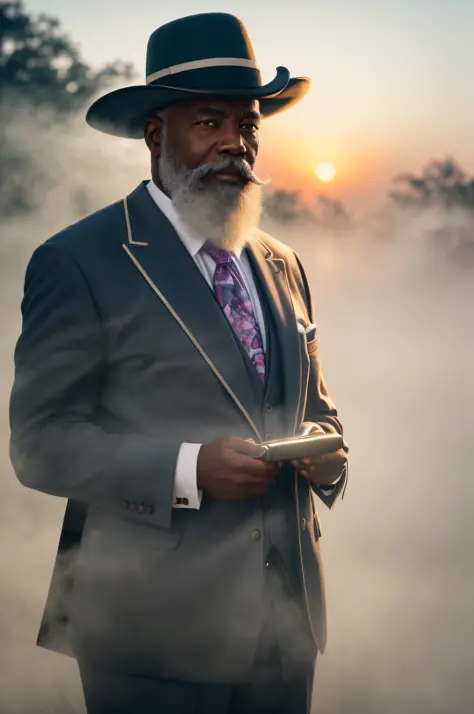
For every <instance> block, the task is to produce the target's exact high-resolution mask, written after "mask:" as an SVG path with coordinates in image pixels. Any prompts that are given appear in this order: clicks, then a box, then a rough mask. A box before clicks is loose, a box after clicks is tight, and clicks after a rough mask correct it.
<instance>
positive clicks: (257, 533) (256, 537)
mask: <svg viewBox="0 0 474 714" xmlns="http://www.w3.org/2000/svg"><path fill="white" fill-rule="evenodd" d="M261 535H262V534H261V533H260V531H259V530H258V529H257V528H256V529H255V530H254V531H252V532H251V534H250V537H251V539H252V540H260V537H261Z"/></svg>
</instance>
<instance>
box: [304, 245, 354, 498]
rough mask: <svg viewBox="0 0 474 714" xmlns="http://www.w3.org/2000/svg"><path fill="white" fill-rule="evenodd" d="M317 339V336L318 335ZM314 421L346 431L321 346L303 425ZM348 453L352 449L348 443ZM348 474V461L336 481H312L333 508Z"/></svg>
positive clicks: (308, 299)
mask: <svg viewBox="0 0 474 714" xmlns="http://www.w3.org/2000/svg"><path fill="white" fill-rule="evenodd" d="M295 257H296V261H297V263H298V267H299V270H300V273H301V278H302V281H303V290H304V298H305V302H306V307H307V309H308V314H309V317H310V320H311V322H314V309H313V301H312V296H311V290H310V287H309V283H308V279H307V277H306V274H305V271H304V268H303V266H302V264H301V261H300V259H299V258H298V256H297V255H296V254H295ZM316 339H317V338H316ZM312 423H316V424H320V425H321V427H322V428H323V429H324V431H325V432H326V433H331V432H332V433H339V434H341V435H343V426H342V422H341V420H340V419H339V416H338V412H337V409H336V405H335V404H334V402H333V401H332V399H331V396H330V394H329V390H328V388H327V385H326V382H325V380H324V376H323V372H322V367H321V361H320V356H319V347H317V348H316V350H315V351H314V352H313V353H312V355H311V365H310V374H309V383H308V393H307V401H306V409H305V414H304V421H303V427H309V426H310V425H311V424H312ZM344 451H345V452H346V454H347V453H348V451H349V449H348V447H347V445H346V444H344ZM347 478H348V463H347V462H346V464H345V465H344V467H343V470H342V472H341V475H340V476H339V478H338V480H337V481H336V482H335V483H334V484H328V485H324V486H317V485H314V484H312V485H311V487H312V488H313V490H314V491H315V493H316V494H317V495H318V497H319V498H320V499H321V501H323V503H324V504H325V505H326V506H327V507H328V508H333V507H334V505H335V502H336V500H337V498H338V496H339V495H340V494H341V493H342V495H344V492H345V489H346V486H347Z"/></svg>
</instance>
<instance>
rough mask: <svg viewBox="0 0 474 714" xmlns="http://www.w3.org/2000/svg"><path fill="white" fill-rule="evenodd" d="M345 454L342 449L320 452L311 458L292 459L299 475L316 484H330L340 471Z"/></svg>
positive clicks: (338, 475)
mask: <svg viewBox="0 0 474 714" xmlns="http://www.w3.org/2000/svg"><path fill="white" fill-rule="evenodd" d="M346 461H347V456H346V454H345V452H344V450H343V449H339V451H334V452H333V453H332V454H321V455H320V456H313V457H311V458H306V459H300V460H299V461H292V462H291V463H292V464H293V466H294V467H295V468H296V469H298V473H299V475H300V476H304V477H305V478H307V479H308V480H309V481H311V483H314V484H316V486H330V485H331V484H333V483H335V482H336V481H337V480H338V478H339V477H340V475H341V473H342V469H343V468H344V464H345V463H346Z"/></svg>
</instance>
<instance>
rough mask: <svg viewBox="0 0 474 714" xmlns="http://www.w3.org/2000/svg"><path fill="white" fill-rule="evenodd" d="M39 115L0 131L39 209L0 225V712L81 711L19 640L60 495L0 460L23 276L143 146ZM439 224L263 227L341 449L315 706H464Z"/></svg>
mask: <svg viewBox="0 0 474 714" xmlns="http://www.w3.org/2000/svg"><path fill="white" fill-rule="evenodd" d="M43 119H44V120H43V121H41V122H38V117H37V116H31V115H29V114H28V113H27V112H26V111H25V110H22V111H21V112H20V113H17V114H16V117H15V121H14V123H12V124H10V125H9V127H8V129H7V131H8V133H9V135H8V140H9V143H10V145H12V146H15V147H17V150H18V152H19V153H22V154H24V155H31V156H33V157H34V159H35V161H36V162H37V164H38V166H39V167H41V170H42V171H43V172H44V173H45V174H46V175H47V176H48V177H49V178H50V182H47V181H44V180H43V181H37V182H36V183H34V184H32V185H29V184H25V190H27V191H29V192H33V194H32V195H33V197H34V198H35V200H36V202H37V204H38V208H37V210H36V211H34V212H33V214H31V215H29V216H27V217H25V218H21V219H11V220H7V221H3V223H2V227H1V242H0V251H1V264H0V272H1V280H0V296H1V300H0V316H1V324H2V339H1V342H0V399H1V411H0V439H1V445H2V446H1V451H0V465H1V471H2V480H1V489H2V491H1V499H0V510H1V518H0V534H1V544H2V545H1V546H0V567H1V572H2V578H1V581H0V583H1V584H0V588H1V589H0V612H1V614H0V641H1V642H2V647H1V650H0V711H1V712H2V714H30V712H31V713H32V714H46V713H47V712H48V713H53V712H58V714H59V713H60V714H68V713H69V712H70V713H71V714H72V713H73V712H74V713H76V712H77V713H78V714H82V713H83V712H84V704H83V699H82V694H81V691H80V685H79V678H78V674H77V669H76V665H75V662H74V661H73V660H70V659H68V658H64V657H61V656H59V655H56V654H54V653H51V652H48V651H45V650H42V649H39V648H37V647H35V640H36V635H37V630H38V627H39V623H40V619H41V615H42V611H43V607H44V603H45V599H46V595H47V590H48V586H49V581H50V577H51V571H52V567H53V562H54V558H55V555H56V548H57V543H58V538H59V532H60V526H61V522H62V516H63V513H64V508H65V502H64V501H62V500H61V499H54V498H52V497H50V496H46V495H43V494H39V493H35V492H32V491H29V490H27V489H26V488H24V487H22V486H21V485H20V484H19V483H18V482H17V481H16V478H15V476H14V474H13V471H12V468H11V466H10V463H9V459H8V433H9V432H8V399H9V394H10V389H11V383H12V379H13V349H14V344H15V341H16V339H17V337H18V334H19V331H20V325H21V323H20V301H21V296H22V291H23V279H24V271H25V268H26V264H27V261H28V259H29V258H30V256H31V253H32V251H33V250H34V248H35V247H36V246H37V245H38V244H39V243H41V242H42V241H44V240H46V239H47V238H48V237H49V236H50V235H52V234H53V233H55V232H56V231H58V230H60V229H61V228H63V227H65V226H67V225H68V224H69V223H71V222H73V221H75V220H77V219H78V218H80V217H82V216H83V215H85V214H86V213H88V212H90V211H92V210H95V209H97V208H100V207H101V206H103V205H106V204H107V203H109V202H111V201H114V200H117V199H120V198H121V197H122V196H123V195H125V194H126V193H128V192H129V191H130V190H132V189H133V188H134V187H135V186H136V185H137V184H138V182H139V181H140V180H142V179H144V178H147V177H148V157H147V152H146V149H145V147H144V145H142V143H141V142H134V141H124V140H120V139H115V138H112V137H107V136H105V135H100V134H98V133H96V132H94V131H93V130H92V129H88V128H86V127H85V126H84V122H83V118H82V117H79V118H78V119H77V120H76V121H74V122H71V123H68V124H62V125H58V124H57V123H56V122H55V121H54V117H53V116H50V117H46V118H43ZM264 140H265V137H264V136H263V137H262V141H264ZM289 188H290V189H291V187H289ZM441 220H442V216H441V215H437V214H436V213H431V214H430V215H423V216H412V217H410V218H407V217H403V216H402V214H400V213H397V214H395V213H393V212H391V211H389V210H388V209H386V210H385V211H384V212H382V213H379V214H378V215H377V216H376V217H372V218H370V217H367V218H366V219H363V218H361V219H360V220H359V222H358V225H357V226H356V227H355V228H354V229H353V230H352V231H350V232H345V233H344V234H343V235H333V234H330V233H329V232H327V233H325V232H324V231H322V230H320V229H319V230H318V229H317V228H315V227H314V226H310V225H305V224H304V223H301V224H292V225H290V226H288V227H284V226H282V225H281V224H278V225H272V222H271V220H269V219H267V220H266V221H265V223H264V225H263V227H264V228H265V229H267V230H268V231H269V232H270V233H272V234H273V235H274V236H275V237H277V238H279V239H281V240H283V241H284V242H286V243H287V244H289V245H291V246H292V247H293V248H294V249H295V250H296V251H297V252H298V254H299V255H300V257H301V258H302V260H303V264H304V266H305V268H306V270H307V273H308V276H309V278H310V282H311V285H312V289H313V295H314V302H315V307H316V319H317V322H318V326H319V334H320V344H321V357H322V365H323V370H324V373H325V377H326V380H327V382H328V385H329V388H330V391H331V395H332V397H333V398H334V400H335V401H336V404H337V406H338V409H339V413H340V416H341V418H342V420H343V422H344V426H345V434H346V439H347V441H348V443H349V445H350V447H351V454H350V457H351V459H350V471H349V484H348V487H347V491H346V495H345V498H344V500H343V501H342V502H341V501H339V502H338V503H337V505H336V508H335V509H334V511H332V512H329V511H328V510H327V509H326V508H325V506H324V505H323V504H321V508H320V515H321V519H322V525H323V536H322V541H321V542H322V548H323V555H324V561H325V566H326V584H327V599H328V619H329V643H328V648H327V650H326V653H325V654H324V656H323V657H320V658H319V660H318V665H317V675H316V686H315V697H314V706H313V712H314V714H347V713H348V712H350V714H359V712H360V713H361V714H362V713H363V714H382V713H383V714H401V713H402V712H403V714H411V713H412V712H413V713H415V712H416V713H417V714H465V713H466V712H468V711H472V710H473V705H474V681H473V679H474V678H473V675H472V673H473V671H474V618H473V617H472V612H471V608H472V602H473V600H474V597H473V596H474V565H473V563H474V559H473V558H472V546H473V543H474V521H473V519H472V503H473V502H474V499H473V496H474V485H473V481H474V457H473V453H472V448H471V440H472V404H473V403H474V399H473V398H474V379H473V376H472V365H473V363H474V335H473V330H472V327H473V320H472V305H473V304H474V271H472V270H462V269H461V268H460V267H459V266H456V265H454V264H452V263H450V262H449V261H447V260H446V258H445V257H444V256H443V254H442V252H441V251H439V250H436V249H435V248H434V247H433V246H432V245H431V244H430V243H429V242H428V241H427V240H426V239H425V232H426V229H427V228H433V227H436V225H437V222H438V221H439V222H440V223H441Z"/></svg>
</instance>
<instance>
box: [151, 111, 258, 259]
mask: <svg viewBox="0 0 474 714" xmlns="http://www.w3.org/2000/svg"><path fill="white" fill-rule="evenodd" d="M260 121H261V118H260V113H259V107H258V102H257V101H254V100H223V99H212V98H206V99H204V100H203V99H202V98H201V99H199V100H192V101H189V100H187V101H184V102H180V103H178V104H176V105H174V106H172V107H169V108H168V109H167V110H166V111H165V112H162V113H160V114H159V116H157V118H152V119H150V120H149V121H148V123H147V125H146V128H145V139H146V142H147V145H148V147H149V149H150V151H151V154H152V168H153V178H154V180H155V182H157V183H158V185H160V186H161V188H162V189H163V190H164V191H165V192H166V193H167V194H168V196H170V198H171V200H172V201H173V204H174V205H175V207H176V208H177V210H178V211H179V212H180V213H181V214H182V216H183V218H184V219H185V220H186V221H187V222H188V223H189V225H190V226H191V227H193V228H194V229H195V230H196V231H197V232H198V233H199V234H200V235H202V236H203V237H205V238H206V239H207V240H210V241H211V242H213V243H215V244H216V245H217V246H218V247H222V248H223V247H225V248H227V249H229V250H230V249H232V248H234V249H235V248H236V247H237V246H239V245H240V246H241V245H243V244H244V243H245V242H246V240H247V239H248V238H249V235H248V234H249V231H250V230H251V228H252V227H256V224H257V223H258V221H259V217H260V211H261V192H260V187H261V185H262V184H263V181H261V180H260V179H259V178H258V177H257V176H256V175H255V174H254V172H253V167H254V166H255V161H256V158H257V154H258V145H259V136H258V133H259V127H260Z"/></svg>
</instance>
